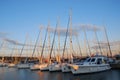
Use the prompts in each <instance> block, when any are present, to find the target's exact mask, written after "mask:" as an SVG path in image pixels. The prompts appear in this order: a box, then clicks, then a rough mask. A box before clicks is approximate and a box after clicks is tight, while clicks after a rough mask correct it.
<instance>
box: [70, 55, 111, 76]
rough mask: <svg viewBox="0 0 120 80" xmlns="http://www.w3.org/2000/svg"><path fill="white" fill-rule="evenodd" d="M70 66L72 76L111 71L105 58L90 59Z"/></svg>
mask: <svg viewBox="0 0 120 80" xmlns="http://www.w3.org/2000/svg"><path fill="white" fill-rule="evenodd" d="M70 66H71V71H72V73H73V74H84V73H93V72H100V71H105V70H109V69H111V67H110V65H109V64H108V63H107V58H106V57H103V56H96V57H90V58H87V59H86V60H85V61H84V62H83V63H80V64H71V65H70Z"/></svg>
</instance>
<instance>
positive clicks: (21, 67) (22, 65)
mask: <svg viewBox="0 0 120 80" xmlns="http://www.w3.org/2000/svg"><path fill="white" fill-rule="evenodd" d="M17 68H18V69H29V68H30V66H29V64H18V65H17Z"/></svg>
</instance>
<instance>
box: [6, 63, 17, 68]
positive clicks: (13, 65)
mask: <svg viewBox="0 0 120 80" xmlns="http://www.w3.org/2000/svg"><path fill="white" fill-rule="evenodd" d="M8 67H9V68H13V67H16V64H14V63H10V64H8Z"/></svg>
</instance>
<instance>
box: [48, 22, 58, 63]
mask: <svg viewBox="0 0 120 80" xmlns="http://www.w3.org/2000/svg"><path fill="white" fill-rule="evenodd" d="M57 27H58V21H57V24H56V28H55V32H54V36H53V41H52V46H51V50H50V57H49V61H51V54H52V51H53V45H54V42H55V35H56V31H57Z"/></svg>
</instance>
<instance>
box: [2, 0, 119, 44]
mask: <svg viewBox="0 0 120 80" xmlns="http://www.w3.org/2000/svg"><path fill="white" fill-rule="evenodd" d="M71 8H72V23H73V24H94V25H97V26H103V25H106V29H107V33H108V37H109V39H110V40H111V41H115V40H120V36H119V34H120V1H119V0H0V32H5V33H8V34H7V37H8V38H10V39H13V40H17V41H19V42H21V43H23V42H24V40H25V36H26V34H28V35H29V38H30V39H32V40H33V41H35V39H36V37H37V35H38V31H39V27H40V24H42V25H44V26H47V24H48V21H50V24H51V26H55V25H56V22H57V16H59V17H60V25H61V26H62V27H67V22H68V17H69V10H70V9H71ZM88 36H91V35H89V34H88ZM102 36H103V35H99V38H100V37H102Z"/></svg>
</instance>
